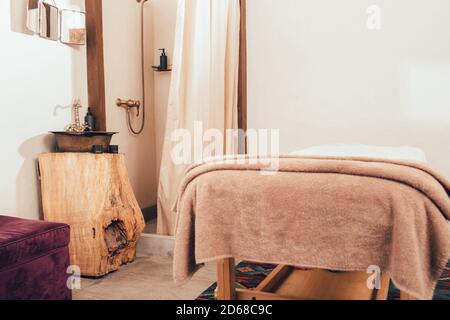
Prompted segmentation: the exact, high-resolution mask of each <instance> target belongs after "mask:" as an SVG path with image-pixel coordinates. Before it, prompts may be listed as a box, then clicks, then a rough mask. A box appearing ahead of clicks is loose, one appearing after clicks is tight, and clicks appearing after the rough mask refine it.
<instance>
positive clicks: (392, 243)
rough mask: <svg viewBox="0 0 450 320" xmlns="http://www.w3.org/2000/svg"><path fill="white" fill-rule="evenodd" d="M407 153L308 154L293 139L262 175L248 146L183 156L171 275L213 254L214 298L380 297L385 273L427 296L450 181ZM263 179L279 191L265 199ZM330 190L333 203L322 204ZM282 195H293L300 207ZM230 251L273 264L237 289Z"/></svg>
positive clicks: (445, 229) (440, 256) (443, 238)
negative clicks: (188, 159) (373, 283)
mask: <svg viewBox="0 0 450 320" xmlns="http://www.w3.org/2000/svg"><path fill="white" fill-rule="evenodd" d="M316 151H317V150H315V152H316ZM371 151H373V150H371ZM391 151H392V150H391ZM403 151H411V149H405V150H403ZM390 154H392V152H391V153H390ZM413 154H414V152H413V153H410V154H409V156H405V157H399V156H398V155H396V156H395V157H388V155H386V154H384V155H380V157H378V158H377V157H376V156H375V155H374V154H370V157H364V154H359V153H358V154H356V156H352V155H351V156H349V157H347V156H344V155H343V154H340V155H339V157H335V156H333V155H332V154H327V153H326V152H324V153H322V154H320V155H319V156H317V157H316V156H314V155H312V154H309V153H308V151H302V152H299V153H297V154H294V155H291V156H287V157H281V158H280V159H279V161H280V164H279V165H280V172H279V173H277V174H275V175H273V176H270V175H268V176H267V178H264V175H263V174H261V172H262V171H261V170H262V165H261V164H260V163H255V162H251V161H249V160H250V157H247V160H248V162H247V163H246V162H245V161H242V158H240V157H236V158H235V159H226V160H222V161H217V160H213V161H207V162H205V163H203V164H196V165H193V166H192V167H191V168H190V169H189V170H188V171H187V174H186V177H185V180H184V182H183V183H182V186H181V191H180V195H179V199H178V203H177V206H176V208H175V209H176V211H177V214H178V216H177V219H178V220H177V228H176V246H175V260H174V278H175V282H177V283H183V282H185V281H188V280H189V279H190V277H191V276H192V275H193V274H194V273H195V272H196V271H197V270H198V269H199V268H200V267H201V266H202V265H203V264H204V263H207V262H211V261H218V262H217V284H218V287H217V291H216V295H217V298H218V299H219V300H386V299H387V296H388V291H389V285H390V282H391V281H393V282H394V283H395V284H396V286H397V287H399V289H400V290H401V299H402V300H414V299H424V300H425V299H431V297H432V291H433V289H434V285H435V284H436V282H437V279H438V278H439V276H440V275H441V273H442V270H443V269H444V267H445V265H446V263H447V261H448V258H449V256H450V228H449V225H448V224H447V220H448V219H449V217H450V198H449V194H450V191H449V190H450V184H449V183H448V181H447V180H446V179H445V178H443V177H442V176H441V175H439V174H437V173H436V172H434V171H433V170H431V169H430V168H428V167H427V166H426V165H425V164H424V161H425V160H424V157H421V156H420V155H421V154H420V152H419V153H417V152H416V153H415V156H417V157H416V158H414V156H412V155H413ZM411 157H412V158H411ZM238 158H239V159H240V161H236V159H238ZM403 159H405V160H406V161H405V160H403ZM266 160H267V159H266ZM266 162H267V161H266ZM266 162H264V163H266ZM256 181H258V182H256ZM262 183H264V184H265V185H264V186H263V187H261V184H262ZM283 183H284V184H286V185H287V186H286V187H285V188H284V186H283ZM271 184H273V187H274V188H281V189H282V192H283V193H282V194H281V195H277V194H275V191H273V192H274V193H273V194H272V195H273V196H274V200H273V201H274V203H271V201H272V200H268V199H270V198H271V197H272V196H271ZM242 185H246V186H245V187H242ZM295 186H298V187H299V188H298V189H295V188H296V187H295ZM259 188H260V189H259ZM292 189H295V192H292V194H288V193H289V190H292ZM305 189H308V190H307V191H303V190H305ZM258 192H260V194H261V198H260V199H258V198H257V197H255V195H257V194H258ZM303 192H304V193H303ZM297 195H298V197H297ZM333 196H334V197H335V198H333ZM337 198H339V199H343V200H342V201H341V200H338V199H337ZM347 198H348V199H347ZM299 199H300V200H299ZM330 199H332V200H333V201H336V204H335V203H331V204H326V205H325V204H324V203H327V202H330ZM361 199H362V200H361ZM249 200H250V201H249ZM289 201H292V202H293V203H295V201H297V203H296V205H297V206H298V210H299V212H301V214H296V211H295V210H296V207H295V206H294V207H293V208H292V207H291V206H290V205H289ZM367 201H373V205H370V206H369V205H368V203H367ZM233 202H234V203H233ZM266 202H267V203H266ZM306 202H308V203H307V204H305V203H306ZM260 203H263V204H260ZM277 205H278V206H285V207H286V208H287V210H286V215H287V216H289V214H290V215H291V216H289V217H285V216H284V212H283V211H282V210H281V211H277V207H276V206H277ZM346 206H348V211H349V213H347V210H346ZM365 206H367V208H366V207H365ZM372 208H374V209H373V211H371V210H372ZM221 209H223V211H221ZM316 209H317V211H315V210H316ZM365 209H367V210H368V211H370V214H369V213H368V214H366V213H365V211H364V210H365ZM333 210H335V213H336V214H332V212H333ZM358 210H361V212H364V214H359V213H358V212H359V211H358ZM234 211H236V212H237V213H236V214H235V215H237V217H235V216H234ZM272 211H277V212H276V214H275V213H273V214H272ZM256 212H258V213H259V215H258V214H256ZM341 215H342V217H341ZM247 218H248V221H246V219H247ZM259 219H261V220H260V221H258V220H259ZM283 219H286V221H282V222H279V220H283ZM297 220H298V221H297ZM373 220H375V221H373ZM345 221H348V225H347V224H345ZM267 222H268V223H267ZM271 223H272V224H273V226H272V227H271V228H270V227H268V225H269V224H271ZM283 223H284V224H283ZM322 224H323V225H324V227H323V228H321V225H322ZM372 224H373V225H372ZM305 225H306V226H307V227H303V226H305ZM291 226H292V227H291ZM309 227H311V228H312V229H313V230H311V229H308V228H309ZM230 229H233V230H235V229H238V232H240V233H239V236H237V235H236V233H233V232H232V231H230ZM359 229H361V230H359ZM297 230H299V231H298V233H296V232H297ZM327 233H330V239H332V240H336V239H338V240H339V241H337V242H333V241H332V240H330V239H327ZM287 234H288V235H290V237H288V236H287ZM264 236H267V237H268V238H270V240H267V241H265V240H264V239H265V237H264ZM240 237H242V239H240ZM355 239H357V240H355ZM321 241H322V242H323V243H321ZM253 243H261V245H253ZM341 243H343V244H342V245H341ZM324 244H325V245H324ZM343 248H344V249H343ZM333 251H335V252H333ZM311 252H312V253H311ZM236 259H240V260H247V261H254V262H264V263H272V264H277V265H278V266H277V267H276V268H275V269H274V271H273V272H272V273H271V274H270V275H269V276H268V277H267V278H266V279H265V280H264V281H263V282H262V283H261V284H260V285H259V286H258V287H257V288H256V289H252V290H249V289H236V288H235V265H236V264H235V262H236ZM287 262H290V263H287ZM372 262H373V263H372ZM372 265H375V266H378V265H379V266H380V270H381V271H382V273H381V274H380V275H379V276H380V278H379V280H380V286H379V287H378V288H374V289H369V286H368V282H369V278H370V277H371V276H372V274H371V273H368V271H367V270H368V269H369V267H370V266H372ZM294 266H297V267H294ZM409 269H410V270H409ZM331 270H334V271H331Z"/></svg>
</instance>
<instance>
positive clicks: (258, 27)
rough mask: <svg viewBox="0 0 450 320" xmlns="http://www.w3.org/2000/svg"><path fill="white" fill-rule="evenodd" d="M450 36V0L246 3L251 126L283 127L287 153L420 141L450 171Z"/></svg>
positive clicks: (437, 163)
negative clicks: (378, 19) (377, 14)
mask: <svg viewBox="0 0 450 320" xmlns="http://www.w3.org/2000/svg"><path fill="white" fill-rule="evenodd" d="M373 4H377V5H379V6H380V7H381V9H382V29H381V30H380V31H369V30H368V29H367V28H366V21H367V17H368V16H367V14H366V10H367V8H368V7H369V5H373ZM449 39H450V1H448V0H433V1H423V0H395V1H392V0H377V1H372V0H370V1H369V0H340V1H335V0H276V1H275V0H248V42H249V48H248V50H249V56H248V72H249V122H250V123H249V125H250V127H253V128H281V139H282V141H281V148H282V151H283V152H284V153H287V152H291V151H293V150H296V149H299V148H302V147H307V146H311V145H317V144H329V143H339V142H346V143H368V144H377V145H389V146H398V145H412V146H417V147H420V148H422V149H423V150H424V151H425V152H426V153H427V155H428V158H429V160H430V162H431V164H432V165H433V166H434V167H436V168H438V169H440V170H441V171H443V172H444V173H445V174H446V175H447V176H448V177H449V178H450V146H449V143H448V141H449V140H450V41H449Z"/></svg>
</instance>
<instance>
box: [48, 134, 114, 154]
mask: <svg viewBox="0 0 450 320" xmlns="http://www.w3.org/2000/svg"><path fill="white" fill-rule="evenodd" d="M51 133H53V134H54V135H55V137H56V147H57V151H58V152H91V151H92V149H93V147H94V146H96V145H101V146H103V150H104V151H105V152H106V151H108V148H109V146H110V144H111V139H112V137H113V136H114V135H115V134H117V132H101V131H94V132H82V133H76V132H51Z"/></svg>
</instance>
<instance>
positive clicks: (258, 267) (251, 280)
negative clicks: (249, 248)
mask: <svg viewBox="0 0 450 320" xmlns="http://www.w3.org/2000/svg"><path fill="white" fill-rule="evenodd" d="M275 267H276V266H275V265H272V264H262V263H252V262H241V263H240V264H239V265H238V266H237V267H236V288H241V289H254V288H256V287H257V286H258V285H259V284H260V283H261V282H262V281H263V280H264V279H265V278H266V277H267V276H268V275H269V274H270V273H271V272H272V271H273V270H274V269H275ZM216 288H217V283H214V284H213V285H212V286H211V287H209V288H208V289H207V290H206V291H205V292H203V293H202V294H201V295H200V297H198V298H197V300H215V296H214V291H215V290H216ZM388 299H389V300H399V299H400V291H399V290H398V289H397V288H395V286H394V285H392V284H391V287H390V290H389V298H388ZM434 300H450V261H449V263H448V264H447V268H446V269H445V271H444V274H443V275H442V277H441V280H440V281H439V282H438V284H437V287H436V291H435V294H434Z"/></svg>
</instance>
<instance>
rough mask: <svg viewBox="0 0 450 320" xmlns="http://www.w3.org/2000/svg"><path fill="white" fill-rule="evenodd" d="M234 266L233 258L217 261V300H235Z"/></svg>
mask: <svg viewBox="0 0 450 320" xmlns="http://www.w3.org/2000/svg"><path fill="white" fill-rule="evenodd" d="M235 272H236V267H235V261H234V259H222V260H219V262H217V300H225V301H228V300H235V298H236V288H235V286H236V273H235Z"/></svg>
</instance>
